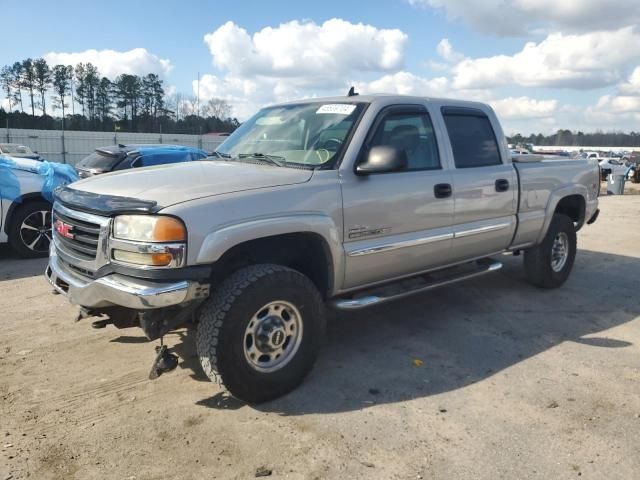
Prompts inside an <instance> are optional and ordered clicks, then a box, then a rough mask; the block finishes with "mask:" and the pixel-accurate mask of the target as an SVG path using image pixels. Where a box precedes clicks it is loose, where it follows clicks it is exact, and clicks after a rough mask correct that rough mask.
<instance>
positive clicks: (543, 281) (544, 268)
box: [524, 213, 577, 288]
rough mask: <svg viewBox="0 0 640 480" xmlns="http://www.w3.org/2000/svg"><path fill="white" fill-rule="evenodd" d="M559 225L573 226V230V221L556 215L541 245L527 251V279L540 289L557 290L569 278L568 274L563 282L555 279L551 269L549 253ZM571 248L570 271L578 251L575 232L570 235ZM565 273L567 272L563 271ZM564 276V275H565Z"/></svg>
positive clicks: (525, 264) (525, 255)
mask: <svg viewBox="0 0 640 480" xmlns="http://www.w3.org/2000/svg"><path fill="white" fill-rule="evenodd" d="M559 224H565V225H564V226H568V225H571V227H572V228H573V221H572V220H571V219H570V218H569V217H568V216H567V215H564V214H561V213H556V214H554V215H553V219H552V220H551V225H549V230H548V231H547V234H546V235H545V238H544V240H543V241H542V243H540V244H539V245H536V246H535V247H533V248H530V249H528V250H526V251H525V254H524V267H525V272H526V274H527V278H528V279H529V281H530V282H531V283H532V284H533V285H535V286H537V287H540V288H556V287H559V286H560V285H562V283H564V282H565V280H566V278H567V277H568V275H569V274H568V273H567V275H566V276H564V278H562V279H561V280H559V279H557V278H555V273H554V272H553V270H552V269H551V264H550V258H548V257H549V252H550V248H551V243H552V242H553V239H554V237H555V234H556V233H557V231H558V228H559ZM570 248H572V250H573V251H572V254H571V255H572V257H573V258H571V259H568V261H567V265H566V267H565V268H567V269H568V270H569V271H570V270H571V268H572V267H573V262H574V259H575V254H576V250H577V239H576V234H575V230H573V234H572V235H570ZM562 271H563V272H564V271H565V270H562ZM563 275H564V274H563Z"/></svg>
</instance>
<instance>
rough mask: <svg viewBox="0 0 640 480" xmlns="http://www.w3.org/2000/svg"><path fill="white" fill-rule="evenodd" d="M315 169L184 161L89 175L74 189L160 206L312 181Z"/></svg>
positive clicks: (75, 185) (74, 186)
mask: <svg viewBox="0 0 640 480" xmlns="http://www.w3.org/2000/svg"><path fill="white" fill-rule="evenodd" d="M312 175H313V170H304V169H296V168H286V167H277V166H271V165H254V164H250V163H240V162H227V161H223V160H216V161H200V162H185V163H176V164H171V165H161V166H157V167H147V168H136V169H133V170H125V171H122V172H113V173H107V174H104V175H98V176H95V177H90V178H86V179H84V180H80V181H79V182H76V183H74V184H73V185H71V188H72V189H74V190H81V191H84V192H90V193H97V194H100V195H114V196H118V197H128V198H136V199H139V200H147V201H152V202H157V204H158V205H159V206H161V207H168V206H170V205H174V204H176V203H181V202H186V201H189V200H195V199H197V198H203V197H209V196H213V195H223V194H225V193H234V192H241V191H245V190H254V189H258V188H267V187H277V186H283V185H293V184H296V183H304V182H307V181H309V179H310V178H311V176H312Z"/></svg>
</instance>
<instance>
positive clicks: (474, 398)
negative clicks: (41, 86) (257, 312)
mask: <svg viewBox="0 0 640 480" xmlns="http://www.w3.org/2000/svg"><path fill="white" fill-rule="evenodd" d="M601 206H602V214H601V216H600V220H599V221H598V222H597V223H596V224H595V225H593V226H591V227H587V228H585V229H584V230H583V231H582V232H581V233H580V234H579V247H580V251H579V253H578V259H577V263H576V266H575V269H574V272H573V275H572V277H571V278H570V280H569V281H568V283H567V284H566V285H565V286H564V287H563V288H561V289H559V290H556V291H541V290H537V289H535V288H533V287H531V286H529V285H528V284H527V283H525V281H524V279H523V274H522V271H521V268H520V263H521V261H520V259H519V258H517V257H505V263H506V265H505V268H504V269H503V271H502V272H500V273H497V274H494V275H493V276H490V277H489V276H488V277H484V278H482V279H477V280H475V281H471V282H467V283H461V284H458V285H456V286H452V287H448V288H444V289H441V290H439V291H436V292H433V293H430V294H425V295H422V296H420V297H415V298H413V299H411V300H405V301H402V302H399V303H395V304H389V305H386V306H384V307H380V308H376V309H373V310H369V311H365V312H362V313H358V314H348V315H346V314H340V315H334V316H333V318H332V320H331V322H330V328H329V334H328V339H327V344H326V348H325V349H324V351H323V353H322V356H321V358H320V359H319V362H318V364H317V365H316V368H315V370H314V371H313V373H312V374H311V376H310V378H309V379H308V380H307V381H306V382H305V383H304V384H303V385H302V386H301V387H300V388H299V389H298V390H297V391H295V392H294V393H292V394H290V395H289V396H287V397H286V398H283V399H281V400H278V401H275V402H272V403H269V404H266V405H261V406H259V407H251V406H247V405H243V404H241V403H239V402H237V401H234V400H233V399H230V398H229V397H227V396H225V395H224V394H223V393H222V392H220V391H219V390H218V388H217V387H216V386H214V385H213V384H211V383H209V382H208V381H206V379H205V378H203V374H202V372H201V370H200V368H199V366H198V362H197V358H196V357H195V351H194V347H193V341H194V338H193V337H194V336H193V334H192V333H186V332H180V333H178V334H175V335H171V336H169V337H168V338H167V340H168V343H170V344H171V345H174V346H175V349H176V351H177V353H179V355H180V357H181V360H180V366H179V368H178V369H177V370H176V371H174V372H172V373H169V374H167V375H164V376H162V377H160V378H159V379H158V380H155V381H149V380H147V374H148V371H149V368H150V365H151V361H152V359H153V357H154V352H153V345H152V344H148V343H147V342H145V340H144V338H143V337H142V336H141V335H140V333H139V332H138V331H136V330H134V329H129V330H116V329H113V328H107V329H105V330H93V329H91V328H90V326H89V322H87V321H83V322H80V323H74V322H73V317H74V309H73V308H72V307H71V306H69V305H68V304H67V302H66V300H65V299H64V297H61V296H53V295H51V294H50V288H49V287H48V286H47V283H46V282H45V280H44V279H43V278H42V276H41V272H42V270H43V269H44V265H45V262H44V261H38V260H37V261H23V260H17V259H14V258H13V257H12V256H11V254H9V253H8V252H7V251H6V250H2V251H0V312H1V313H0V326H1V327H2V329H1V330H0V398H1V403H0V437H1V438H0V480H5V479H22V478H28V477H29V478H37V479H47V478H60V479H83V480H84V479H107V478H108V479H112V478H113V479H135V480H143V479H213V478H238V479H244V478H253V477H254V476H255V474H256V469H257V468H259V467H265V468H266V469H268V470H271V471H272V475H271V478H290V479H357V478H366V479H371V478H380V479H392V478H398V479H420V478H424V479H433V478H444V479H455V478H473V479H498V478H504V479H525V478H526V479H528V478H539V479H565V478H566V479H569V478H577V477H579V476H580V477H581V478H588V479H592V478H595V479H608V480H610V479H634V478H635V479H637V478H640V382H639V380H640V316H639V315H640V301H639V300H640V288H639V280H640V196H627V197H605V198H603V199H602V203H601ZM416 360H420V361H421V362H423V363H421V362H416Z"/></svg>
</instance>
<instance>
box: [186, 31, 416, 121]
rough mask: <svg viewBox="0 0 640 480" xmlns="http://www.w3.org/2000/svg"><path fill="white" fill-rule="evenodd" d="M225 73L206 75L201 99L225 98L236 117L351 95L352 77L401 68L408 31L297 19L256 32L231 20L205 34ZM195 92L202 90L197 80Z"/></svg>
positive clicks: (213, 54) (215, 59) (215, 57)
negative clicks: (287, 103) (299, 100)
mask: <svg viewBox="0 0 640 480" xmlns="http://www.w3.org/2000/svg"><path fill="white" fill-rule="evenodd" d="M204 42H205V44H206V45H207V46H208V48H209V51H210V52H211V55H212V61H213V64H214V65H215V66H216V67H217V68H218V69H220V70H221V71H222V74H221V75H214V74H206V75H203V76H202V77H201V79H200V98H201V101H206V100H208V99H209V98H213V97H218V98H224V99H225V100H227V101H228V102H229V103H230V104H231V105H232V106H233V115H236V116H238V117H239V118H246V117H247V116H249V115H250V114H251V113H253V112H254V111H255V110H256V109H257V108H259V107H261V106H263V105H265V104H269V103H274V102H280V101H286V100H293V99H295V98H305V97H315V96H324V95H335V94H337V93H340V94H344V93H346V91H347V89H348V87H349V85H350V83H349V82H348V79H349V78H350V77H355V76H360V75H362V74H365V75H366V74H371V73H375V72H378V73H384V72H392V71H395V70H398V69H400V68H401V67H402V65H403V63H404V51H405V47H406V43H407V35H406V34H405V33H403V32H402V31H401V30H398V29H379V28H376V27H373V26H371V25H365V24H362V23H350V22H347V21H345V20H341V19H338V18H333V19H331V20H327V21H326V22H324V23H322V24H316V23H314V22H310V21H306V22H299V21H295V20H294V21H291V22H287V23H283V24H281V25H279V26H277V27H265V28H263V29H262V30H260V31H258V32H255V33H253V34H252V35H250V34H249V33H248V32H247V31H246V30H245V29H244V28H242V27H240V26H238V25H236V24H235V23H233V22H227V23H225V24H224V25H222V26H221V27H219V28H217V29H216V30H215V31H213V32H211V33H208V34H206V35H205V36H204ZM192 88H193V92H194V93H195V92H196V91H197V89H198V84H197V81H193V82H192Z"/></svg>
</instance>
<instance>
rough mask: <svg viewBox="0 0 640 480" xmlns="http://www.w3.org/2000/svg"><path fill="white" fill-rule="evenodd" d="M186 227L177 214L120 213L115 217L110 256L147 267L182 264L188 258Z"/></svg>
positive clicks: (120, 261) (118, 260) (120, 260)
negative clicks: (186, 252) (186, 255)
mask: <svg viewBox="0 0 640 480" xmlns="http://www.w3.org/2000/svg"><path fill="white" fill-rule="evenodd" d="M186 240H187V229H186V228H185V226H184V224H183V223H182V222H181V221H180V220H178V219H177V218H174V217H167V216H163V215H157V216H154V215H120V216H117V217H116V218H115V220H114V221H113V230H112V239H111V240H110V242H109V243H110V246H111V258H112V259H113V261H115V262H116V263H123V264H129V265H140V266H145V267H169V268H175V267H181V266H183V265H184V262H185V260H186V257H185V251H186Z"/></svg>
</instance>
